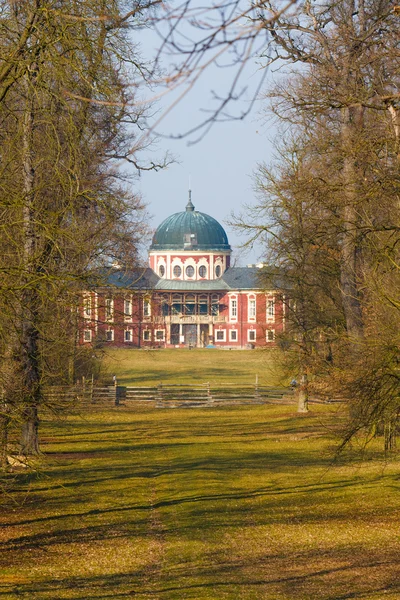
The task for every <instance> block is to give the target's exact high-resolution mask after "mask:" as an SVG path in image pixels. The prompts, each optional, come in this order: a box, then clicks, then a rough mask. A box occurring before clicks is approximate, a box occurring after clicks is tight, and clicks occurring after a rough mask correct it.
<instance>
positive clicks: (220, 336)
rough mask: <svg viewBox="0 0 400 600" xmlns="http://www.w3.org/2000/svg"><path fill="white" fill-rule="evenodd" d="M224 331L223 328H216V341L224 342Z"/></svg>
mask: <svg viewBox="0 0 400 600" xmlns="http://www.w3.org/2000/svg"><path fill="white" fill-rule="evenodd" d="M225 335H226V332H225V330H224V329H217V331H216V332H215V339H216V340H217V342H224V341H225V339H226V337H225Z"/></svg>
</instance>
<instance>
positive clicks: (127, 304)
mask: <svg viewBox="0 0 400 600" xmlns="http://www.w3.org/2000/svg"><path fill="white" fill-rule="evenodd" d="M124 313H125V318H126V319H129V318H130V317H132V301H131V300H129V298H125V300H124Z"/></svg>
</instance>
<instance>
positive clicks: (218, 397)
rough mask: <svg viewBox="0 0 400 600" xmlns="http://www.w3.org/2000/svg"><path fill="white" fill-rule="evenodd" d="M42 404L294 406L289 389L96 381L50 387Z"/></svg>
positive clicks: (316, 400) (321, 401) (318, 400)
mask: <svg viewBox="0 0 400 600" xmlns="http://www.w3.org/2000/svg"><path fill="white" fill-rule="evenodd" d="M44 400H45V404H47V405H49V406H52V407H54V408H57V407H58V406H59V407H60V408H62V407H63V406H66V405H68V406H71V405H73V406H76V407H78V408H79V407H83V406H92V407H96V406H98V407H104V406H119V405H121V404H123V405H125V406H129V405H130V404H132V405H134V404H142V405H144V404H146V405H149V406H153V407H157V408H178V407H186V408H190V407H195V406H199V407H201V406H204V407H210V406H218V405H246V404H295V403H296V398H295V394H294V392H293V390H292V389H288V388H278V387H269V386H263V385H258V384H257V383H256V384H255V385H254V384H253V385H237V384H230V383H219V384H215V385H214V384H211V383H193V384H162V383H160V384H159V385H154V386H122V385H118V383H117V382H116V381H115V382H113V383H110V384H108V385H99V384H97V383H96V382H93V381H89V383H80V384H77V385H75V386H51V387H50V386H49V387H47V388H46V389H45V391H44ZM343 401H344V400H343V399H333V398H331V399H323V398H310V399H309V403H310V404H331V403H336V402H343Z"/></svg>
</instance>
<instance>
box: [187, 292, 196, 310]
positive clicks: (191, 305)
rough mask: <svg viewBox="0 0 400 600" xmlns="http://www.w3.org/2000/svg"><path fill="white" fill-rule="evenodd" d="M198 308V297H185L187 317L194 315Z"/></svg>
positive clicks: (188, 295) (189, 295)
mask: <svg viewBox="0 0 400 600" xmlns="http://www.w3.org/2000/svg"><path fill="white" fill-rule="evenodd" d="M195 307H196V297H195V296H194V295H193V294H187V295H186V296H185V315H194V314H195V312H196V311H195Z"/></svg>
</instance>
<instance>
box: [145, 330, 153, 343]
mask: <svg viewBox="0 0 400 600" xmlns="http://www.w3.org/2000/svg"><path fill="white" fill-rule="evenodd" d="M147 332H148V333H149V337H148V338H147V339H146V338H145V337H144V336H145V333H147ZM143 341H144V342H151V329H144V330H143Z"/></svg>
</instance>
